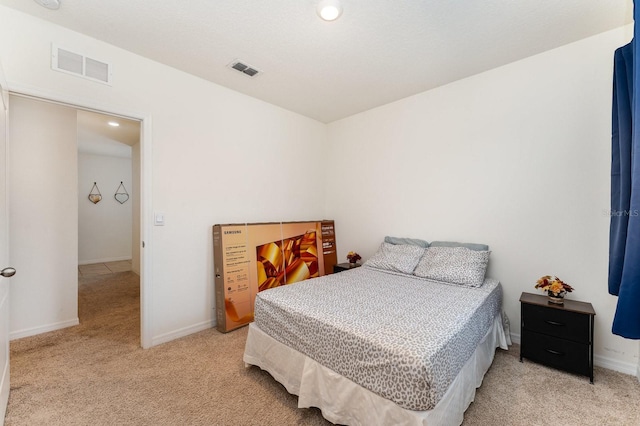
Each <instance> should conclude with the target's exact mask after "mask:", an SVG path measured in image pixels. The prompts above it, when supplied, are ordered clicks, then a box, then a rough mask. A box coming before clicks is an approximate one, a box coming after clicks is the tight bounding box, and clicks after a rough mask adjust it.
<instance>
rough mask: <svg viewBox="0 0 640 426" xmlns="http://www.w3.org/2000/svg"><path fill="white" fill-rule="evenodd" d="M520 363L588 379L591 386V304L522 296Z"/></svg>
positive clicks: (533, 295)
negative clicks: (555, 302) (526, 359)
mask: <svg viewBox="0 0 640 426" xmlns="http://www.w3.org/2000/svg"><path fill="white" fill-rule="evenodd" d="M520 309H521V333H522V335H521V340H520V361H521V362H522V358H528V359H530V360H531V361H535V362H538V363H540V364H544V365H546V366H549V367H554V368H558V369H561V370H565V371H568V372H571V373H576V374H582V375H584V376H588V377H589V379H590V380H591V383H592V384H593V322H594V317H595V315H596V312H595V311H594V310H593V306H592V305H591V303H585V302H578V301H575V300H567V299H565V301H564V304H563V305H556V304H553V303H550V302H549V300H548V298H547V296H542V295H539V294H532V293H522V295H521V296H520Z"/></svg>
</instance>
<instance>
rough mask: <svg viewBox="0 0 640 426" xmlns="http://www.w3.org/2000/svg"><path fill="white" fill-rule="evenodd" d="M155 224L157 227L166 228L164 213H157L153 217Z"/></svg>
mask: <svg viewBox="0 0 640 426" xmlns="http://www.w3.org/2000/svg"><path fill="white" fill-rule="evenodd" d="M153 224H154V225H155V226H164V213H160V212H155V213H154V215H153Z"/></svg>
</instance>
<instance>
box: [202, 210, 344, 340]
mask: <svg viewBox="0 0 640 426" xmlns="http://www.w3.org/2000/svg"><path fill="white" fill-rule="evenodd" d="M336 263H337V255H336V239H335V226H334V222H333V221H332V220H324V221H314V222H281V223H245V224H228V225H214V226H213V264H214V275H215V298H216V322H217V326H216V327H217V329H218V330H219V331H221V332H223V333H226V332H228V331H231V330H234V329H236V328H238V327H242V326H244V325H247V324H249V323H250V322H251V321H253V304H254V301H255V296H256V293H258V292H259V291H262V290H266V289H269V288H273V287H278V286H281V285H288V284H293V283H296V282H299V281H303V280H306V279H308V278H315V277H319V276H322V275H325V274H330V273H332V272H333V265H335V264H336Z"/></svg>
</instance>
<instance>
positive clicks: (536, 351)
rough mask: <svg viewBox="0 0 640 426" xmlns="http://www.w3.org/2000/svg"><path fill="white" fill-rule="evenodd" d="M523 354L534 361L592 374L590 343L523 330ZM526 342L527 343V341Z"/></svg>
mask: <svg viewBox="0 0 640 426" xmlns="http://www.w3.org/2000/svg"><path fill="white" fill-rule="evenodd" d="M522 342H523V344H522V346H521V351H522V356H524V357H525V358H528V359H530V360H532V361H536V362H539V363H541V364H545V365H548V366H550V367H555V368H560V369H562V370H565V371H570V372H573V373H577V374H583V375H586V376H590V375H591V374H592V372H591V364H590V360H589V345H588V344H586V343H577V342H572V341H569V340H565V339H559V338H557V337H552V336H547V335H545V334H540V333H535V332H531V331H529V330H526V329H525V330H522ZM525 342H526V343H525Z"/></svg>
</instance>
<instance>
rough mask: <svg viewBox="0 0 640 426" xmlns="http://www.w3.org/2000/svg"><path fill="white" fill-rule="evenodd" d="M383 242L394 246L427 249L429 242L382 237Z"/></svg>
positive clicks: (416, 239)
mask: <svg viewBox="0 0 640 426" xmlns="http://www.w3.org/2000/svg"><path fill="white" fill-rule="evenodd" d="M384 242H385V243H389V244H394V245H402V244H408V245H410V246H418V247H424V248H427V247H429V241H425V240H420V239H418V238H404V237H390V236H386V237H384Z"/></svg>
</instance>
